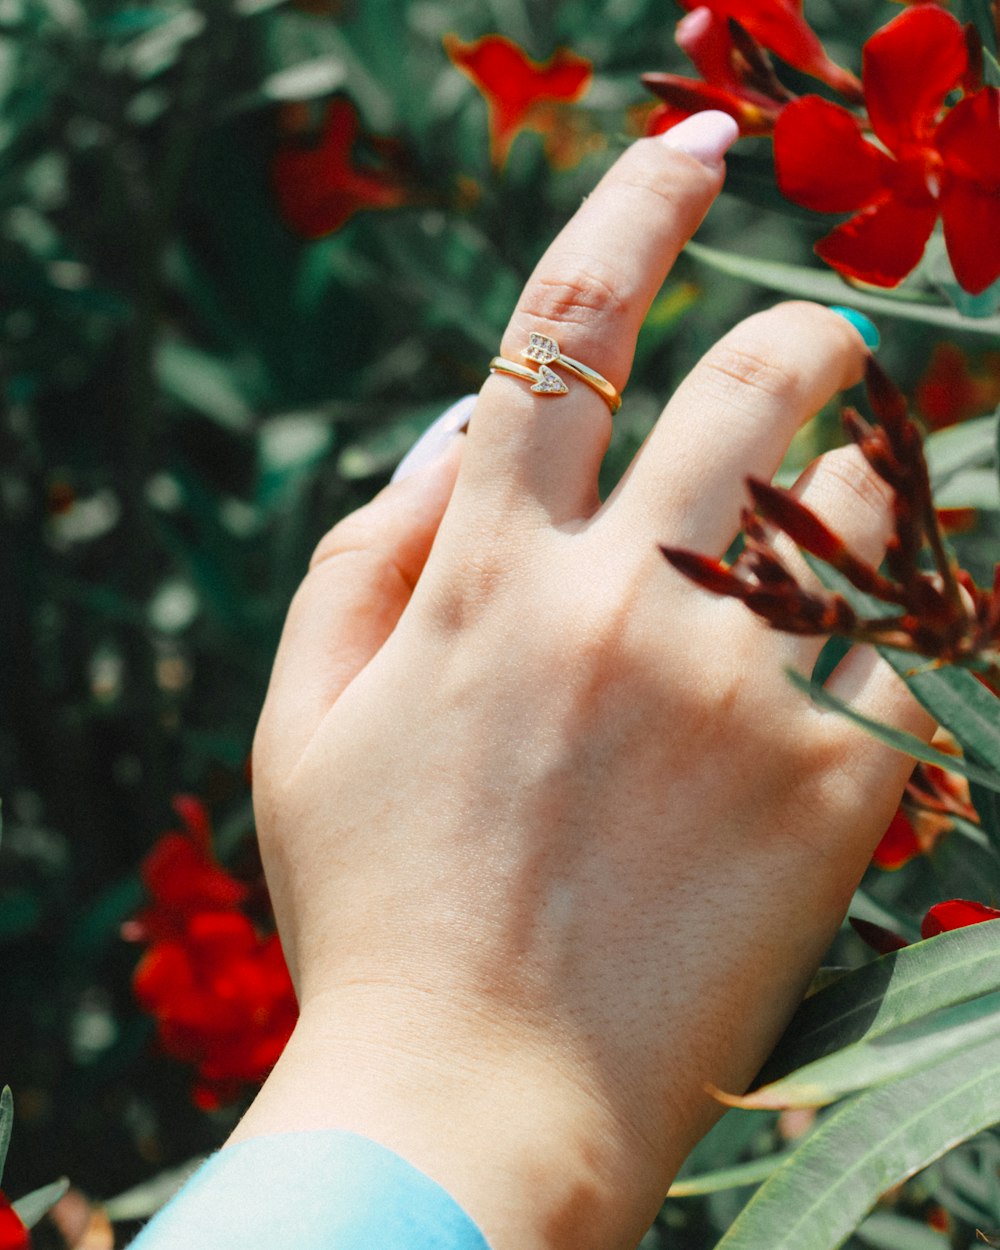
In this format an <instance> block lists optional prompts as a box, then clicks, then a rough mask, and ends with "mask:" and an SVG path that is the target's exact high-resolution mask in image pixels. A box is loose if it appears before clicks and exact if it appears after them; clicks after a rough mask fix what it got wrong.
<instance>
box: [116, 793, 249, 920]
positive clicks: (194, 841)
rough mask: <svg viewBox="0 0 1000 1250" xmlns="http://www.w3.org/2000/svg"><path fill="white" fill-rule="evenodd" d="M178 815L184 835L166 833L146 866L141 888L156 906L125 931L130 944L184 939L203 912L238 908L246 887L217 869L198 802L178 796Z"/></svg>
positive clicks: (204, 812)
mask: <svg viewBox="0 0 1000 1250" xmlns="http://www.w3.org/2000/svg"><path fill="white" fill-rule="evenodd" d="M174 810H175V811H176V812H177V814H178V815H179V816H180V818H181V820H182V821H183V822H184V826H185V827H184V830H183V832H182V831H180V830H171V831H170V832H168V833H165V834H164V835H163V836H162V837H161V838H160V840H159V841H158V842H157V843H156V845H155V846H154V847H153V849H152V850H151V851H150V853H149V855H147V857H146V859H145V862H144V863H143V865H142V870H141V877H142V882H143V885H144V886H145V887H146V890H147V892H148V893H149V895H150V897H151V899H152V904H151V906H149V907H147V908H144V909H143V910H142V911H141V912H140V913H139V914H138V915H137V916H136V917H135V918H134V919H133V920H131V921H129V922H128V924H127V925H126V926H125V930H124V936H125V937H126V938H128V939H129V940H131V941H148V940H150V939H151V938H163V937H174V936H177V935H178V934H182V933H183V932H184V930H185V928H186V925H187V922H188V921H189V920H190V919H191V917H192V916H195V915H197V914H198V913H199V912H203V911H226V910H228V909H230V908H234V907H238V906H239V904H240V903H242V902H243V901H244V900H245V899H246V898H247V895H248V894H249V890H248V889H247V887H246V886H245V885H244V884H243V883H242V882H240V881H237V880H236V878H235V877H232V876H230V875H229V873H228V872H226V870H225V869H224V868H222V867H220V865H219V864H217V863H216V861H215V858H214V856H213V855H212V831H211V825H210V823H209V819H208V813H207V812H206V810H205V806H204V804H203V803H202V802H201V800H200V799H196V798H193V797H191V796H190V795H178V796H177V797H176V798H175V799H174Z"/></svg>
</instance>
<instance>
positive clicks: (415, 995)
mask: <svg viewBox="0 0 1000 1250" xmlns="http://www.w3.org/2000/svg"><path fill="white" fill-rule="evenodd" d="M426 998H427V995H426V993H425V992H422V991H416V990H412V989H404V990H402V991H401V990H399V989H398V987H393V989H392V991H391V993H388V992H386V990H385V987H371V986H348V987H344V988H342V989H340V990H338V991H335V992H332V993H330V994H326V995H323V996H321V997H319V998H316V999H313V1000H312V1001H311V1002H310V1003H309V1004H308V1005H307V1006H306V1007H305V1008H304V1010H303V1014H302V1017H301V1018H300V1021H299V1024H298V1026H297V1027H296V1031H295V1034H294V1035H293V1037H292V1039H291V1041H290V1042H289V1044H288V1047H287V1048H286V1051H285V1054H284V1055H283V1056H282V1059H281V1060H280V1061H279V1064H278V1065H277V1067H276V1068H275V1070H274V1072H273V1073H272V1075H271V1077H270V1078H269V1079H268V1081H267V1083H266V1084H265V1086H264V1088H263V1089H262V1090H261V1093H260V1095H259V1096H258V1098H257V1099H256V1101H255V1102H254V1105H253V1106H252V1107H251V1109H250V1111H249V1112H248V1113H247V1115H246V1116H245V1118H244V1120H243V1121H242V1122H241V1124H240V1126H239V1128H238V1129H237V1131H236V1133H235V1134H234V1136H233V1140H234V1141H236V1140H241V1139H245V1138H248V1137H252V1136H258V1135H261V1134H265V1133H274V1132H287V1131H290V1130H291V1131H296V1130H305V1129H318V1128H340V1129H347V1130H349V1131H351V1132H354V1133H358V1134H360V1135H362V1136H365V1137H368V1138H370V1139H371V1140H373V1141H376V1142H378V1143H380V1144H381V1145H383V1146H386V1147H388V1148H389V1149H390V1150H393V1151H395V1152H396V1153H397V1154H399V1155H400V1156H402V1157H403V1158H404V1159H406V1160H407V1161H408V1162H409V1163H411V1164H413V1165H414V1166H415V1167H417V1168H419V1169H420V1170H421V1171H423V1172H425V1173H426V1174H427V1175H428V1176H430V1177H431V1179H433V1180H435V1181H436V1182H437V1183H438V1184H440V1185H441V1186H443V1188H444V1189H446V1190H447V1192H448V1193H449V1194H451V1196H452V1197H453V1198H454V1199H455V1200H456V1201H457V1202H458V1203H459V1204H460V1205H461V1206H462V1207H463V1208H464V1209H465V1210H466V1211H467V1213H468V1214H469V1215H470V1216H471V1217H472V1219H473V1220H474V1221H475V1222H476V1223H477V1224H478V1226H479V1227H480V1229H481V1230H482V1232H483V1234H484V1236H485V1237H486V1239H487V1240H488V1242H489V1244H490V1246H491V1250H515V1248H516V1250H570V1248H572V1250H590V1247H593V1250H612V1248H613V1247H621V1248H622V1250H625V1248H626V1247H632V1246H634V1245H636V1244H637V1242H638V1241H639V1239H640V1238H641V1236H642V1234H643V1232H644V1231H645V1229H646V1227H647V1226H648V1224H649V1222H650V1221H651V1220H652V1218H653V1217H654V1215H655V1214H656V1210H657V1208H658V1206H659V1202H660V1199H661V1197H662V1194H663V1193H664V1192H665V1183H666V1179H668V1178H664V1176H663V1171H662V1164H661V1162H660V1161H659V1160H657V1161H655V1162H654V1161H653V1160H652V1159H651V1157H650V1156H651V1153H652V1152H651V1151H650V1150H649V1148H648V1146H647V1144H646V1143H643V1142H640V1141H635V1140H630V1135H629V1133H628V1132H627V1131H626V1130H625V1129H623V1128H622V1126H620V1125H618V1124H617V1123H616V1122H615V1120H614V1117H613V1116H612V1115H611V1114H610V1112H609V1111H608V1110H607V1109H606V1108H604V1107H603V1106H602V1105H601V1103H600V1100H599V1099H598V1098H596V1097H593V1096H591V1095H590V1094H587V1093H584V1092H583V1091H582V1090H581V1088H580V1087H579V1086H578V1085H577V1084H576V1082H574V1081H573V1080H572V1079H570V1078H568V1077H567V1076H566V1074H565V1073H564V1072H563V1071H562V1070H561V1066H560V1065H559V1064H557V1063H553V1062H552V1061H551V1060H549V1059H548V1058H542V1057H540V1055H539V1050H538V1048H536V1047H533V1046H532V1045H531V1044H530V1042H527V1041H525V1042H523V1044H520V1045H513V1044H511V1043H510V1042H509V1041H507V1040H506V1039H504V1038H503V1036H502V1030H500V1029H498V1028H496V1027H492V1026H491V1025H490V1023H489V1022H476V1021H474V1020H473V1019H472V1018H470V1016H469V1015H468V1014H465V1013H457V1014H456V1015H455V1016H453V1017H451V1016H450V1017H449V1018H448V1019H447V1020H440V1021H438V1020H436V1019H435V1017H436V1014H437V1013H436V1012H435V1011H433V1010H428V1004H427V1002H426V1001H425V999H426ZM644 1172H645V1173H646V1175H645V1177H644V1175H643V1174H644ZM644 1195H645V1198H644Z"/></svg>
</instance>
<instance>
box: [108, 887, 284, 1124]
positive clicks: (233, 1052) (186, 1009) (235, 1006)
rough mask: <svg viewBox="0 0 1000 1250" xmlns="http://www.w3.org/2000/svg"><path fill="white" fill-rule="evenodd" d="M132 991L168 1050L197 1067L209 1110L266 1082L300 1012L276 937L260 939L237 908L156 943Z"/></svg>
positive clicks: (199, 1094) (197, 1091)
mask: <svg viewBox="0 0 1000 1250" xmlns="http://www.w3.org/2000/svg"><path fill="white" fill-rule="evenodd" d="M133 988H134V991H135V995H136V998H137V999H138V1001H139V1003H140V1004H141V1005H142V1006H143V1007H144V1008H145V1010H146V1011H148V1012H149V1013H150V1014H151V1015H152V1016H153V1017H154V1019H155V1020H156V1034H157V1040H158V1042H159V1044H160V1046H161V1047H162V1049H163V1050H164V1052H165V1053H167V1054H169V1055H172V1056H173V1057H174V1058H176V1059H181V1060H183V1061H184V1062H186V1063H191V1064H193V1065H194V1067H195V1069H196V1073H197V1078H196V1081H195V1085H194V1088H193V1091H192V1096H193V1098H194V1101H195V1103H196V1104H197V1105H198V1106H199V1107H202V1108H203V1109H205V1110H210V1109H214V1108H215V1107H218V1106H221V1105H223V1104H224V1103H227V1102H231V1101H232V1100H233V1099H234V1098H235V1097H237V1096H238V1094H239V1092H240V1089H241V1088H242V1086H243V1085H244V1084H245V1083H255V1084H257V1083H260V1082H261V1081H263V1080H264V1078H265V1077H266V1076H267V1074H268V1073H269V1072H270V1070H271V1068H272V1067H273V1066H274V1064H275V1063H276V1062H277V1060H278V1057H279V1056H280V1054H281V1052H282V1050H283V1049H284V1046H285V1043H286V1042H287V1041H288V1038H289V1037H290V1036H291V1032H292V1029H293V1028H294V1026H295V1020H296V1017H297V1012H298V1009H297V1006H296V1001H295V993H294V990H293V988H292V982H291V978H290V976H289V974H288V969H287V967H286V964H285V960H284V956H283V954H282V951H281V944H280V942H279V940H278V937H277V934H271V935H270V936H267V937H261V936H260V935H259V934H258V933H257V932H256V930H255V929H254V927H253V925H252V924H251V922H250V920H249V919H248V918H247V917H246V916H244V915H243V914H242V913H240V912H235V911H230V912H223V911H217V912H211V911H206V912H199V913H198V914H197V915H195V916H193V917H191V919H190V920H189V921H188V923H187V925H186V928H185V931H184V933H183V934H182V935H181V936H179V937H175V938H167V939H165V940H163V941H159V942H154V943H153V944H152V946H150V948H149V949H148V950H147V951H146V953H145V954H144V955H143V957H142V959H141V960H140V962H139V965H138V967H137V968H136V971H135V975H134V978H133Z"/></svg>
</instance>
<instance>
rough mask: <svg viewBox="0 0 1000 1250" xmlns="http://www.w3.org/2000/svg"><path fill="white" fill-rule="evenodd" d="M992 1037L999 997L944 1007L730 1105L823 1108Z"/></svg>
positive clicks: (999, 1020)
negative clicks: (846, 1096) (847, 1095)
mask: <svg viewBox="0 0 1000 1250" xmlns="http://www.w3.org/2000/svg"><path fill="white" fill-rule="evenodd" d="M997 1036H1000V992H997V993H993V994H986V995H984V996H983V997H981V998H974V999H971V1000H970V1001H968V1002H964V1003H959V1004H958V1005H957V1006H954V1007H945V1008H943V1009H942V1010H940V1011H935V1012H932V1013H931V1014H930V1015H926V1016H923V1017H922V1018H921V1019H919V1020H914V1021H911V1022H910V1023H908V1024H904V1025H902V1026H901V1027H899V1028H897V1029H892V1030H890V1031H889V1032H888V1033H881V1034H879V1035H878V1036H875V1037H867V1038H865V1039H864V1040H863V1041H860V1042H855V1043H854V1045H852V1046H847V1047H844V1048H843V1049H842V1050H838V1051H836V1052H835V1053H834V1054H832V1055H827V1056H826V1057H825V1058H823V1059H817V1060H816V1061H815V1062H813V1063H809V1064H806V1065H805V1067H801V1068H798V1069H796V1070H795V1071H794V1072H792V1073H791V1074H790V1075H789V1076H786V1077H782V1078H781V1079H780V1080H777V1081H772V1082H770V1083H769V1084H767V1085H762V1086H760V1087H759V1088H758V1089H755V1090H754V1091H753V1092H752V1093H750V1094H747V1095H746V1096H745V1097H742V1098H738V1099H736V1098H734V1099H733V1100H732V1103H733V1105H734V1106H739V1107H748V1108H765V1109H769V1110H781V1109H783V1108H786V1107H825V1106H827V1105H828V1104H829V1103H831V1102H836V1101H837V1100H838V1099H839V1098H843V1097H844V1096H845V1095H846V1094H853V1093H854V1092H855V1091H856V1090H859V1089H868V1088H869V1087H871V1086H873V1085H881V1084H883V1083H884V1082H885V1081H890V1080H895V1079H896V1078H897V1077H901V1076H909V1075H910V1073H912V1072H919V1071H921V1070H922V1069H924V1068H927V1067H929V1066H930V1065H931V1064H932V1063H937V1062H939V1061H941V1060H943V1059H947V1058H950V1057H951V1056H952V1055H955V1054H958V1053H959V1052H960V1051H963V1050H967V1049H968V1048H969V1047H971V1046H976V1045H978V1044H979V1043H980V1042H981V1041H983V1040H985V1039H986V1038H989V1037H994V1038H995V1037H997ZM726 1101H727V1102H729V1099H728V1098H727V1100H726Z"/></svg>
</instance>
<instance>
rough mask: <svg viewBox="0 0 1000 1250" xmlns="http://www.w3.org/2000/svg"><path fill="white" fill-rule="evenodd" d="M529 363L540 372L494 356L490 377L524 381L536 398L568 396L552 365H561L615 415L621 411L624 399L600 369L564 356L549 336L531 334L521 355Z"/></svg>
mask: <svg viewBox="0 0 1000 1250" xmlns="http://www.w3.org/2000/svg"><path fill="white" fill-rule="evenodd" d="M521 355H522V356H524V357H525V359H526V360H533V361H535V363H536V364H537V365H538V368H537V369H530V368H528V366H527V365H521V364H518V363H517V362H516V361H514V360H507V359H505V358H504V357H503V356H494V357H493V359H492V360H491V361H490V373H507V374H510V376H511V377H514V378H520V379H521V380H522V381H524V382H530V383H531V384H532V385H531V389H532V390H533V391H534V392H535V394H536V395H566V394H568V392H569V387H568V386H567V385H566V383H565V382H564V381H563V380H562V378H561V377H560V376H559V374H558V373H556V372H555V370H554V369H552V368H550V366H551V365H560V366H561V367H562V368H563V369H567V370H568V371H569V372H570V373H572V374H573V376H574V377H577V378H579V379H580V381H581V382H585V383H586V384H587V386H589V387H590V389H591V390H592V391H596V392H597V394H598V395H600V397H601V398H602V399H603V400H604V402H605V403H606V404H607V405H608V407H609V408H610V409H611V415H612V416H614V414H615V413H616V412H617V411H618V409H619V408H620V407H621V406H622V397H621V396H620V395H619V394H618V392H617V391H616V390H615V388H614V387H613V386H612V385H611V383H610V382H609V381H608V380H607V378H604V377H602V376H601V375H600V374H599V373H598V372H597V371H596V369H591V368H589V367H588V366H587V365H584V364H581V363H580V361H579V360H573V359H572V357H570V356H564V355H563V354H562V352H561V351H560V349H559V344H558V343H557V342H556V341H555V339H553V338H549V336H548V335H546V334H531V335H529V336H528V346H527V347H526V348H525V349H524V351H523V352H522V353H521Z"/></svg>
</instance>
